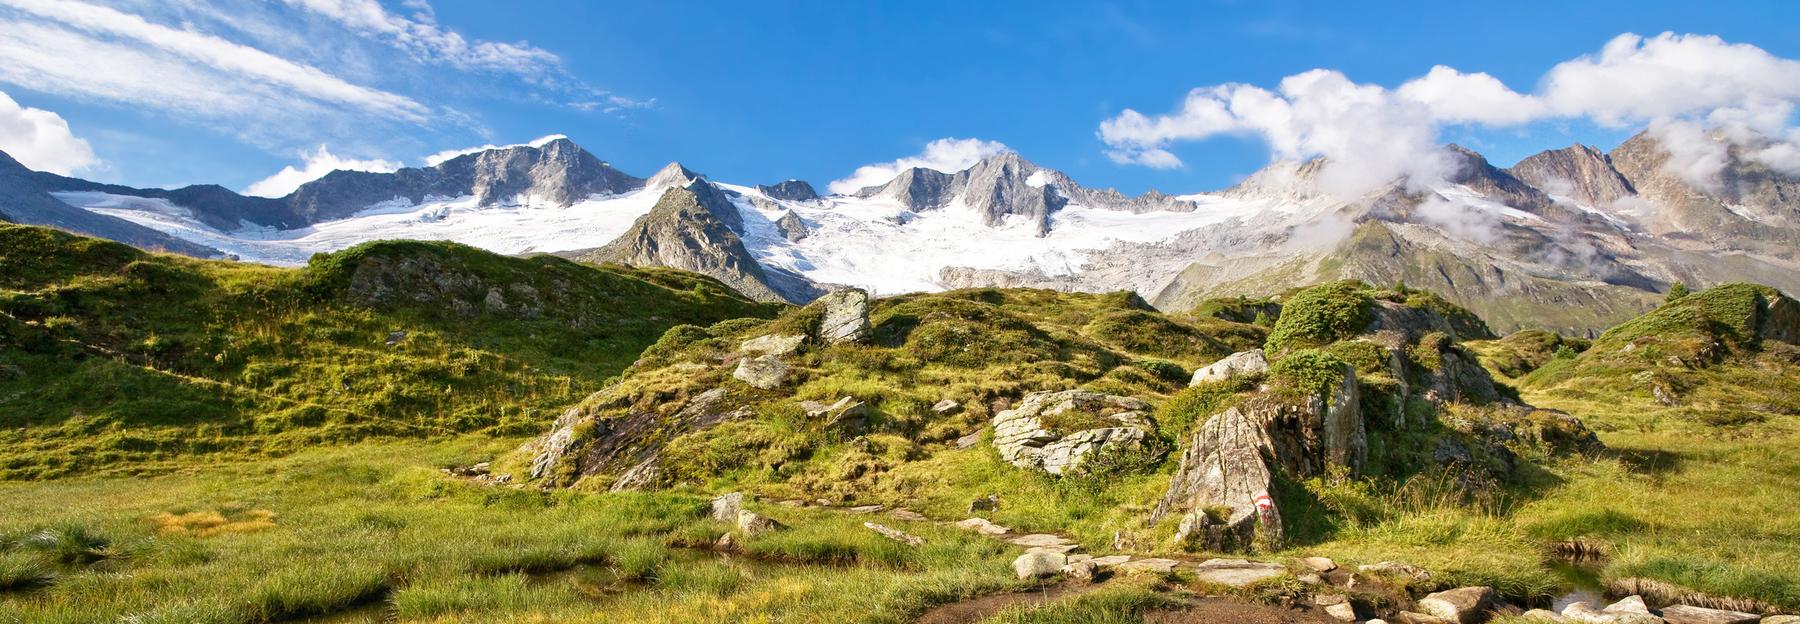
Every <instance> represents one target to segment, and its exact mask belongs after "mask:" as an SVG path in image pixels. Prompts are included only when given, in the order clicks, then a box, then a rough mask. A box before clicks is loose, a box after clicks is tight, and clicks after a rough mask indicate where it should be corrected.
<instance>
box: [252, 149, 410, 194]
mask: <svg viewBox="0 0 1800 624" xmlns="http://www.w3.org/2000/svg"><path fill="white" fill-rule="evenodd" d="M300 157H301V158H302V159H304V162H303V163H302V164H301V165H300V167H299V168H298V169H296V168H294V166H293V165H288V166H286V167H282V168H281V171H277V172H275V175H272V176H269V177H267V178H263V179H261V180H258V181H256V182H255V183H252V184H251V185H250V186H249V187H247V188H245V189H244V194H246V195H256V196H260V197H282V196H284V195H287V194H288V193H292V192H294V189H297V188H300V185H302V184H305V183H307V182H311V181H313V180H317V179H319V178H322V177H325V174H327V173H331V172H333V171H338V170H344V171H374V172H377V173H386V172H390V171H394V170H396V169H399V168H400V163H397V162H393V161H388V160H379V159H374V160H355V159H349V158H340V157H338V156H337V155H336V154H332V153H331V151H330V150H328V149H325V146H323V145H320V146H319V148H318V149H317V150H314V151H312V152H307V153H303V154H301V155H300Z"/></svg>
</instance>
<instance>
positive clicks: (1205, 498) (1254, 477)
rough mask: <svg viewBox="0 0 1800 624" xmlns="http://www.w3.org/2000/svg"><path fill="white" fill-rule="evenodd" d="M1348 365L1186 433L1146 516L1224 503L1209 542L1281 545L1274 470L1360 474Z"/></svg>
mask: <svg viewBox="0 0 1800 624" xmlns="http://www.w3.org/2000/svg"><path fill="white" fill-rule="evenodd" d="M1343 371H1344V375H1343V381H1342V382H1341V383H1339V384H1338V385H1337V386H1335V387H1334V388H1332V389H1331V390H1330V391H1328V392H1326V393H1323V394H1321V395H1318V396H1313V397H1309V398H1305V399H1301V400H1295V399H1292V398H1287V397H1282V396H1277V395H1275V394H1272V393H1262V394H1258V395H1256V396H1253V397H1251V398H1249V399H1246V400H1245V401H1243V402H1241V403H1239V404H1238V405H1234V406H1232V407H1230V408H1227V409H1226V410H1225V411H1224V412H1221V413H1219V414H1216V415H1214V416H1212V417H1211V418H1208V419H1207V420H1206V421H1205V423H1203V424H1201V426H1199V427H1198V428H1197V429H1196V431H1195V432H1194V433H1193V435H1192V436H1191V437H1190V438H1189V440H1188V442H1187V444H1186V450H1185V451H1184V452H1183V453H1182V457H1181V464H1180V467H1179V468H1178V469H1177V470H1176V473H1175V478H1174V479H1172V480H1170V482H1169V489H1168V491H1167V492H1166V493H1164V495H1163V498H1162V500H1161V501H1160V502H1158V503H1157V505H1156V508H1155V509H1153V510H1151V512H1150V517H1149V520H1148V522H1147V524H1149V525H1152V526H1154V525H1155V524H1156V523H1157V522H1158V521H1159V520H1161V519H1162V518H1163V517H1165V515H1167V514H1170V513H1184V514H1185V513H1189V512H1193V511H1198V510H1208V509H1221V510H1224V511H1225V512H1226V513H1224V514H1223V515H1224V517H1223V518H1219V519H1217V520H1218V522H1216V523H1214V524H1213V525H1212V526H1209V527H1207V529H1206V530H1207V531H1208V532H1209V535H1208V536H1207V538H1206V542H1207V543H1208V544H1216V545H1217V546H1218V547H1219V549H1220V550H1224V551H1237V550H1245V549H1248V548H1250V547H1251V546H1252V545H1253V544H1255V543H1256V542H1257V541H1258V538H1259V536H1260V537H1261V538H1262V539H1264V540H1266V542H1267V543H1266V546H1268V547H1271V548H1273V547H1278V546H1279V544H1280V542H1281V510H1280V508H1279V507H1278V506H1277V505H1276V504H1275V501H1274V500H1273V499H1272V498H1269V494H1268V493H1269V492H1270V491H1272V490H1273V489H1274V484H1275V475H1276V474H1278V473H1280V472H1285V473H1287V474H1288V475H1289V476H1290V477H1293V478H1296V479H1304V478H1308V477H1312V476H1315V475H1319V474H1323V473H1324V472H1325V471H1326V470H1327V468H1328V467H1330V466H1343V467H1346V468H1348V469H1349V470H1350V472H1351V473H1352V474H1355V473H1357V472H1359V471H1360V470H1361V469H1362V465H1363V461H1364V458H1365V457H1366V456H1367V454H1368V440H1367V437H1366V435H1365V433H1364V429H1363V419H1362V413H1361V411H1360V404H1361V399H1360V397H1359V395H1358V394H1357V385H1356V372H1355V369H1353V368H1350V367H1349V366H1345V367H1344V369H1343ZM995 431H996V435H997V434H998V431H999V430H998V429H996V430H995ZM1259 499H1261V500H1263V502H1264V504H1262V505H1259V504H1258V502H1259Z"/></svg>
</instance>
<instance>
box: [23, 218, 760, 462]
mask: <svg viewBox="0 0 1800 624" xmlns="http://www.w3.org/2000/svg"><path fill="white" fill-rule="evenodd" d="M0 250H4V251H0V478H36V477H47V476H57V475H65V474H71V473H77V472H85V471H147V470H156V469H159V468H161V467H163V466H165V465H171V462H172V461H173V460H177V459H178V458H181V457H184V456H189V455H195V454H226V455H241V454H259V453H284V452H290V451H292V450H295V449H298V448H303V447H306V446H311V445H316V444H321V443H333V442H344V441H350V440H356V439H361V438H366V437H370V436H437V435H446V434H455V433H468V432H483V433H495V434H505V433H523V432H528V431H535V430H537V429H539V428H541V427H542V426H543V425H544V423H546V422H548V421H549V420H550V419H551V418H553V417H554V416H553V411H554V409H555V407H556V406H557V405H559V404H562V403H565V402H568V401H571V400H573V399H575V398H577V397H580V396H582V395H584V394H585V393H587V392H590V391H592V390H593V389H594V388H596V387H598V385H599V384H600V383H601V382H602V381H604V380H605V379H606V378H607V377H609V376H612V375H614V374H616V373H618V372H619V371H620V370H622V369H623V368H625V367H626V366H627V365H629V364H630V363H631V362H632V361H633V360H634V359H635V358H636V356H637V354H638V353H639V352H640V351H641V350H642V349H643V348H644V347H645V346H647V345H649V344H650V343H652V342H653V341H654V340H655V339H656V337H657V336H659V335H661V334H662V333H663V331H665V330H667V329H668V328H669V327H671V326H674V325H677V324H681V323H713V322H717V321H720V320H723V319H728V318H735V317H740V316H758V315H761V316H768V315H771V314H773V313H774V312H775V311H776V310H777V309H778V308H776V307H773V306H768V305H764V304H758V303H754V302H751V301H749V300H747V299H745V298H743V297H742V296H740V295H738V294H736V293H734V292H732V291H731V290H730V289H728V288H725V287H724V286H723V285H721V284H719V283H718V282H716V281H714V280H711V279H709V278H705V277H701V276H696V275H693V274H688V273H683V272H678V271H668V270H647V269H632V268H625V267H618V266H604V267H593V266H586V265H579V264H575V263H571V262H567V261H564V260H559V259H555V258H548V257H543V258H529V259H519V258H509V257H503V256H498V255H494V254H491V253H487V252H483V251H480V250H477V249H474V248H470V247H465V246H461V245H456V244H451V243H422V242H378V243H370V244H365V245H361V246H358V247H355V248H352V249H348V250H345V251H341V252H338V253H334V254H329V255H320V256H318V257H315V258H314V260H313V262H312V263H311V264H309V265H308V266H307V267H305V268H301V269H280V268H272V267H266V266H259V265H251V264H240V263H231V262H216V261H200V260H193V259H189V258H184V257H177V256H170V255H160V254H150V253H145V252H142V251H138V250H135V249H133V248H130V247H127V246H124V245H120V244H117V243H111V242H107V241H101V240H96V239H91V238H83V237H78V236H73V235H69V234H65V233H62V232H59V231H55V230H49V229H44V228H36V227H26V226H14V225H0Z"/></svg>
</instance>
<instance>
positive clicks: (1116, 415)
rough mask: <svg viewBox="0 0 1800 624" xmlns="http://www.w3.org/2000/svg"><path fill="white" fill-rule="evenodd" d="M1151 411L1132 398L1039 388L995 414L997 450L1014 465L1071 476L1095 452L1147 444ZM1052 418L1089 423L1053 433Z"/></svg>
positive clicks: (995, 442)
mask: <svg viewBox="0 0 1800 624" xmlns="http://www.w3.org/2000/svg"><path fill="white" fill-rule="evenodd" d="M1149 411H1150V404H1148V403H1145V402H1143V401H1140V400H1137V399H1134V398H1131V397H1122V396H1113V395H1109V394H1102V393H1099V392H1091V391H1087V390H1064V391H1061V392H1034V393H1031V394H1029V395H1026V396H1025V399H1024V400H1023V401H1020V402H1019V405H1018V406H1017V407H1014V408H1012V409H1009V410H1005V411H1002V412H1000V413H998V414H995V415H994V448H995V449H997V450H998V451H999V452H1000V458H1001V459H1004V460H1006V461H1007V462H1009V463H1011V464H1012V465H1014V466H1018V467H1020V468H1030V469H1037V470H1043V471H1044V472H1047V473H1050V474H1053V475H1062V474H1069V473H1072V472H1074V471H1075V470H1077V469H1078V468H1080V466H1081V462H1082V460H1083V459H1085V458H1086V457H1088V456H1089V455H1090V454H1093V453H1096V452H1099V451H1101V450H1104V449H1109V448H1117V447H1126V446H1137V445H1140V444H1142V443H1143V442H1144V441H1145V440H1146V439H1148V437H1149V435H1150V434H1151V433H1152V432H1154V430H1155V425H1154V424H1152V423H1151V421H1150V417H1149ZM1047 421H1048V422H1051V423H1054V422H1057V421H1064V422H1068V421H1073V422H1077V423H1084V425H1083V428H1081V429H1078V430H1073V431H1060V430H1055V431H1053V430H1052V429H1056V427H1052V426H1048V425H1046V422H1047ZM1086 424H1093V425H1097V426H1086Z"/></svg>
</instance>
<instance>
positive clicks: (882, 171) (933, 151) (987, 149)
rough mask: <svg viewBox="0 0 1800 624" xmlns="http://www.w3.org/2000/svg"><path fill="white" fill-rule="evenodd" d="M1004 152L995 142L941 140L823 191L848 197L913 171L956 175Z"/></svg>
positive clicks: (865, 167) (858, 170)
mask: <svg viewBox="0 0 1800 624" xmlns="http://www.w3.org/2000/svg"><path fill="white" fill-rule="evenodd" d="M1008 151H1011V150H1009V149H1007V147H1006V145H1005V144H1003V143H1001V142H999V141H983V140H981V139H958V138H942V139H938V140H935V141H932V142H930V143H926V144H925V149H924V150H923V151H921V152H919V153H918V154H916V155H913V156H907V157H905V158H901V159H898V160H894V161H892V162H884V163H875V164H870V165H863V166H861V167H857V168H856V171H853V172H851V173H850V175H849V176H848V177H845V178H843V179H839V180H833V181H832V182H831V184H829V185H827V186H826V190H828V191H829V192H832V193H837V194H840V195H848V194H851V193H855V192H857V191H860V190H862V189H864V188H868V187H871V186H877V185H881V184H886V183H887V182H888V181H889V180H892V179H894V176H897V175H900V172H902V171H905V170H907V169H913V168H924V169H935V170H937V171H942V172H944V173H956V172H958V171H962V170H964V169H968V168H969V167H973V166H975V163H978V162H981V159H983V158H987V157H989V156H993V155H995V154H999V153H1002V152H1008Z"/></svg>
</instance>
